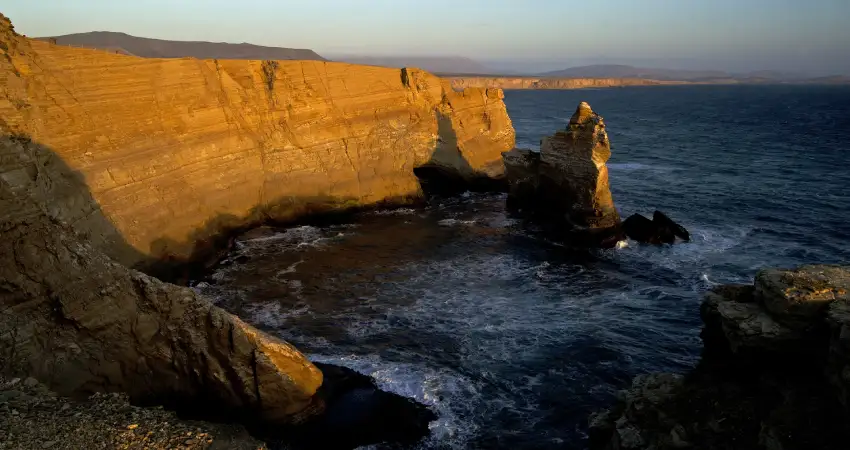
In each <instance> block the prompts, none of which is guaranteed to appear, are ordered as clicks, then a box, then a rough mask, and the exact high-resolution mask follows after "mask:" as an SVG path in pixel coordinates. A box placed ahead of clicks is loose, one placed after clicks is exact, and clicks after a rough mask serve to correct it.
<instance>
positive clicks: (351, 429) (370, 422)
mask: <svg viewBox="0 0 850 450" xmlns="http://www.w3.org/2000/svg"><path fill="white" fill-rule="evenodd" d="M315 364H316V366H317V367H318V368H319V369H321V370H322V373H323V374H324V376H325V384H323V386H322V388H321V389H320V390H319V392H318V393H317V396H318V397H319V398H321V399H322V401H323V403H324V404H325V407H324V411H323V413H322V414H320V415H318V416H316V417H314V418H313V419H311V420H310V421H309V422H307V423H305V424H303V425H299V426H298V427H295V428H294V429H291V430H285V431H286V432H285V433H283V434H284V435H285V442H284V443H286V444H288V445H289V446H295V447H296V448H322V449H351V448H357V447H361V446H364V445H371V444H378V443H387V444H391V445H413V444H415V443H416V442H418V441H420V440H421V439H423V438H424V437H426V436H427V435H428V434H429V433H430V429H429V427H428V424H429V423H430V422H431V421H433V420H436V419H437V415H436V414H434V412H433V411H431V410H430V409H428V407H427V406H425V405H423V404H421V403H419V402H416V401H415V400H412V399H409V398H406V397H402V396H400V395H397V394H394V393H391V392H387V391H382V390H381V389H379V388H378V386H377V385H376V384H375V380H374V379H372V378H371V377H369V376H367V375H363V374H360V373H358V372H355V371H354V370H351V369H348V368H345V367H340V366H334V365H331V364H322V363H315Z"/></svg>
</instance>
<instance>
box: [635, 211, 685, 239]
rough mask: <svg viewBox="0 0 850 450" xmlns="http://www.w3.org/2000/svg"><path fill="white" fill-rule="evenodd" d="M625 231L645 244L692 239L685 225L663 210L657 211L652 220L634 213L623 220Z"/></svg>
mask: <svg viewBox="0 0 850 450" xmlns="http://www.w3.org/2000/svg"><path fill="white" fill-rule="evenodd" d="M623 232H625V233H626V235H627V236H628V237H630V238H632V239H634V240H636V241H638V242H642V243H645V244H655V245H660V244H672V243H674V242H676V238H677V237H678V238H680V239H682V240H684V241H690V240H691V235H690V233H688V230H686V229H685V227H683V226H681V225H679V224H678V223H676V222H674V221H673V220H672V219H670V218H669V217H667V215H665V214H664V213H662V212H661V211H655V213H653V215H652V220H649V219H647V218H646V217H644V216H642V215H641V214H632V215H631V216H629V217H627V218H626V220H624V221H623Z"/></svg>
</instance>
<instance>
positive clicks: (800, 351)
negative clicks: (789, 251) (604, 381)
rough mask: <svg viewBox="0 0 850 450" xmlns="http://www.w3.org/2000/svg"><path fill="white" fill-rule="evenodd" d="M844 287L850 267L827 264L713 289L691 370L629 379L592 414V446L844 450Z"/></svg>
mask: <svg viewBox="0 0 850 450" xmlns="http://www.w3.org/2000/svg"><path fill="white" fill-rule="evenodd" d="M848 290H850V267H847V266H829V265H810V266H801V267H798V268H797V269H793V270H787V269H764V270H761V271H759V272H758V274H757V275H756V277H755V282H754V284H753V285H729V286H719V287H717V288H714V289H712V291H711V292H709V293H708V294H707V295H706V296H705V298H704V300H703V302H702V305H701V308H700V309H701V315H702V319H703V322H704V324H705V327H704V329H703V332H702V338H703V343H704V352H703V355H702V359H701V361H700V363H699V365H698V366H697V367H696V368H695V369H694V370H693V371H691V372H690V373H688V374H687V375H686V376H685V377H678V376H672V375H665V374H653V375H649V376H645V375H644V376H639V377H637V378H636V379H635V380H634V382H633V384H632V387H631V388H629V389H627V390H625V391H623V392H622V393H621V395H620V397H619V400H618V402H617V403H616V405H615V406H614V407H613V408H611V409H610V410H606V411H602V412H599V413H597V414H594V415H593V416H592V417H591V420H590V427H591V430H590V436H591V448H597V449H609V450H618V449H656V450H664V449H677V448H702V449H716V448H767V449H776V450H779V449H782V450H791V449H799V450H804V449H813V448H817V449H834V450H838V449H844V448H847V442H848V441H850V428H848V427H847V424H848V423H850V411H848V408H850V375H848V374H850V296H848Z"/></svg>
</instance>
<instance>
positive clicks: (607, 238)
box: [503, 102, 620, 245]
mask: <svg viewBox="0 0 850 450" xmlns="http://www.w3.org/2000/svg"><path fill="white" fill-rule="evenodd" d="M610 157H611V143H610V141H609V140H608V134H607V133H606V131H605V123H604V121H603V120H602V117H600V116H599V115H598V114H596V113H595V112H593V110H592V109H591V108H590V105H588V104H587V103H584V102H582V103H581V104H579V106H578V108H577V109H576V112H575V113H574V114H573V116H572V118H571V119H570V122H569V124H568V125H567V129H566V130H562V131H557V132H556V133H555V134H554V135H552V136H547V137H544V138H543V139H542V140H541V142H540V151H539V152H535V151H532V150H527V149H514V150H511V151H510V152H506V153H504V155H503V158H504V161H505V169H506V171H505V176H506V179H507V181H508V183H509V185H510V192H509V194H508V199H507V201H508V207H509V208H510V209H512V210H519V211H520V212H521V213H523V214H526V215H528V216H531V217H534V218H539V219H542V221H544V222H547V223H549V224H553V225H554V226H556V227H557V228H559V231H561V232H564V237H566V235H567V233H569V234H572V235H574V237H577V238H578V239H579V240H585V239H589V240H590V242H594V243H602V244H603V245H613V243H615V242H616V240H617V239H619V237H620V231H619V228H620V215H619V213H618V212H617V209H616V208H615V207H614V200H613V199H612V197H611V190H610V187H609V185H608V166H606V164H605V163H606V162H607V161H608V158H610ZM577 233H578V234H577ZM579 234H581V236H579Z"/></svg>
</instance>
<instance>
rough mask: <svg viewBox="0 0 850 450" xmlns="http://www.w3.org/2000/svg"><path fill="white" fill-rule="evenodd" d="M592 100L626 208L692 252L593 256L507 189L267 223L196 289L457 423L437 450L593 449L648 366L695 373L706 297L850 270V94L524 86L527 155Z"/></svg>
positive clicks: (436, 438) (435, 441)
mask: <svg viewBox="0 0 850 450" xmlns="http://www.w3.org/2000/svg"><path fill="white" fill-rule="evenodd" d="M580 101H588V102H589V103H590V104H591V106H592V107H593V108H594V110H595V111H597V112H598V113H599V114H600V115H602V116H603V117H604V118H605V122H606V124H607V128H608V133H609V137H610V139H611V142H612V153H613V155H612V157H611V160H610V161H609V168H610V182H611V187H612V191H613V195H614V201H615V203H616V204H617V207H618V209H619V210H620V212H621V214H622V215H623V217H625V216H627V215H629V214H632V213H634V212H640V213H645V214H651V213H652V211H653V210H654V209H660V210H662V211H664V212H666V213H667V214H668V215H669V216H671V217H672V218H673V219H674V220H677V221H679V222H680V223H681V224H683V225H684V226H685V227H687V228H688V229H689V230H690V232H691V235H692V237H693V239H692V242H690V243H684V244H677V245H674V246H664V247H652V246H643V245H639V244H636V243H633V242H631V243H629V245H628V246H626V247H623V248H617V249H610V250H592V251H576V250H570V249H566V248H564V247H562V246H559V245H557V244H555V243H551V242H547V241H545V240H541V239H539V238H537V237H535V235H534V234H532V233H529V232H528V231H527V230H526V229H524V228H523V227H522V226H521V225H520V224H519V223H518V222H517V221H516V220H514V219H512V218H511V217H509V216H508V215H507V214H506V212H505V210H504V197H503V196H500V195H483V194H465V195H463V196H461V197H458V198H454V199H448V200H442V201H440V202H435V203H434V204H432V205H430V206H429V207H427V208H421V209H400V210H386V211H377V212H370V213H364V214H362V215H360V216H358V217H356V218H355V219H353V220H352V221H351V222H350V223H344V224H335V225H327V226H301V227H294V228H289V229H276V230H264V231H262V232H259V233H254V234H252V235H248V236H245V237H243V238H242V239H240V240H239V241H238V243H237V248H236V249H235V250H234V251H233V253H232V254H231V255H230V264H227V265H224V266H222V267H220V268H219V269H217V270H216V271H215V273H213V274H212V276H211V281H208V282H204V283H201V284H200V285H198V286H197V289H198V290H200V291H201V292H203V293H205V294H207V295H209V296H211V297H212V298H215V299H217V301H218V302H219V304H220V305H222V306H224V307H226V308H228V309H230V310H232V311H233V312H235V313H237V314H239V315H240V316H241V317H243V318H244V319H245V320H247V321H249V322H251V323H253V324H255V325H257V326H259V327H261V328H263V329H266V330H268V331H270V332H272V333H275V334H277V335H279V336H281V337H283V338H285V339H287V340H289V341H290V342H292V343H293V344H295V345H296V346H298V347H299V348H300V349H301V350H302V351H304V352H305V353H306V354H308V355H309V356H310V357H311V358H312V359H314V360H316V361H322V362H331V363H335V364H339V365H345V366H348V367H351V368H354V369H356V370H358V371H361V372H363V373H367V374H370V375H372V376H374V377H375V378H376V379H377V381H378V383H379V384H380V385H381V386H382V387H383V388H385V389H387V390H390V391H393V392H397V393H399V394H403V395H406V396H410V397H414V398H416V399H418V400H420V401H421V402H423V403H426V404H428V405H430V406H431V407H432V408H433V409H434V410H435V411H436V412H437V413H438V414H439V416H440V418H439V420H437V421H436V422H434V423H433V424H432V434H431V436H430V437H429V438H428V439H427V440H425V441H424V442H422V443H421V444H420V445H419V447H420V448H535V449H541V448H567V449H572V448H575V449H578V448H584V447H585V445H586V435H585V428H586V419H587V416H588V415H589V413H591V412H592V411H594V410H595V409H598V408H600V407H605V406H606V405H609V404H610V403H611V402H612V400H613V398H614V397H613V396H614V394H615V392H616V391H617V390H618V389H621V388H623V387H625V386H626V385H627V384H628V383H629V381H630V379H631V378H632V377H633V376H634V375H637V374H640V373H646V372H658V371H673V372H685V371H687V370H688V369H689V368H690V367H692V366H693V365H694V364H695V363H696V361H697V359H698V357H699V351H700V348H701V343H700V341H699V337H698V333H699V328H700V326H701V324H700V321H699V316H698V307H699V302H700V297H701V294H702V293H703V292H704V291H706V290H707V289H709V288H710V287H712V286H714V285H716V284H719V283H735V282H749V281H751V280H752V278H753V276H754V274H755V272H756V270H757V269H758V268H760V267H765V266H781V267H791V266H794V265H798V264H804V263H850V246H849V245H848V242H850V225H849V224H848V222H850V210H848V208H850V170H848V163H850V89H848V88H843V87H812V86H805V87H803V86H669V87H665V86H661V87H633V88H617V89H599V90H581V91H508V92H506V98H505V102H506V104H507V106H508V112H509V113H510V115H511V118H512V120H513V123H514V127H515V128H516V130H517V146H519V147H529V148H536V147H537V144H538V142H539V139H540V138H541V137H543V136H545V135H548V134H552V133H553V132H554V131H555V130H556V129H558V128H563V127H564V126H565V124H566V122H567V121H568V120H569V117H570V116H571V115H572V112H573V111H574V110H575V107H576V105H577V104H578V103H579V102H580Z"/></svg>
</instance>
